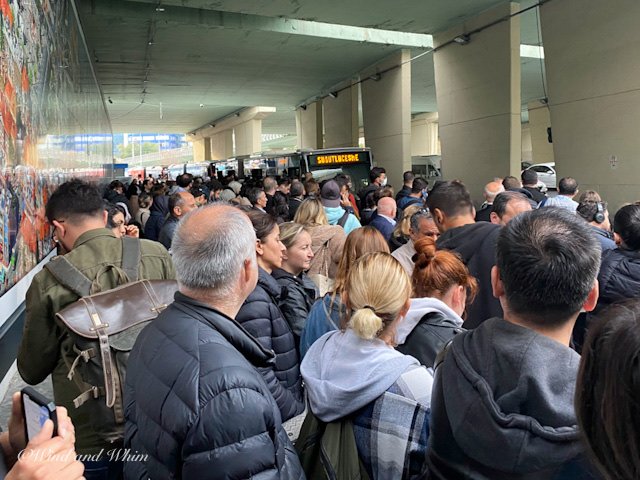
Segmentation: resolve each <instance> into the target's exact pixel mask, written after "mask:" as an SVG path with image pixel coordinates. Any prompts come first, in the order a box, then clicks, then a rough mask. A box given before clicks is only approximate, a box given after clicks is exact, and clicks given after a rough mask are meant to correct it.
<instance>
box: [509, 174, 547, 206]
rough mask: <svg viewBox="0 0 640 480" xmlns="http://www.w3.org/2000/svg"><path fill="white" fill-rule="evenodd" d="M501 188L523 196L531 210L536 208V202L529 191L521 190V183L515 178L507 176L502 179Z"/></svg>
mask: <svg viewBox="0 0 640 480" xmlns="http://www.w3.org/2000/svg"><path fill="white" fill-rule="evenodd" d="M502 186H503V187H504V189H505V191H507V192H519V193H521V194H523V195H524V196H525V197H527V198H528V199H529V203H530V204H531V208H537V207H538V202H536V201H535V200H534V199H533V195H531V192H530V191H529V190H526V189H524V188H522V182H520V180H518V179H517V178H516V177H514V176H512V175H509V176H507V177H504V178H503V179H502Z"/></svg>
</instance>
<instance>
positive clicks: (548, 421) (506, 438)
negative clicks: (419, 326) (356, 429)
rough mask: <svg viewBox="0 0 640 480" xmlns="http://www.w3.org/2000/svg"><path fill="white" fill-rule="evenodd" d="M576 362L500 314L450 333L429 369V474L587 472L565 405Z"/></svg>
mask: <svg viewBox="0 0 640 480" xmlns="http://www.w3.org/2000/svg"><path fill="white" fill-rule="evenodd" d="M579 363H580V356H579V355H578V354H577V353H576V352H574V351H573V350H571V349H570V348H569V347H566V346H564V345H562V344H560V343H559V342H556V341H555V340H552V339H550V338H548V337H545V336H544V335H541V334H539V333H537V332H535V331H533V330H530V329H528V328H524V327H521V326H518V325H515V324H512V323H509V322H507V321H505V320H503V319H501V318H492V319H490V320H487V321H486V322H484V323H483V324H482V325H481V326H480V327H478V328H477V329H475V330H471V331H468V332H465V333H460V334H458V335H457V336H456V337H455V338H454V340H453V342H452V343H451V346H450V347H449V350H448V351H447V353H446V355H445V359H444V362H443V363H442V364H441V365H440V366H439V367H438V369H437V372H436V379H435V384H434V388H433V394H432V404H431V433H430V438H429V448H430V452H429V460H428V462H429V471H430V477H429V478H433V479H447V480H449V479H454V478H455V479H458V478H473V479H487V480H488V479H491V480H498V479H527V480H529V479H545V480H547V479H570V478H576V479H578V478H580V479H584V478H593V477H591V476H590V475H589V474H588V473H587V471H588V467H587V464H586V463H585V462H584V461H583V457H582V455H583V450H584V448H583V445H582V443H581V440H580V435H579V432H578V427H577V422H576V418H575V413H574V407H573V397H574V391H575V383H576V377H577V373H578V364H579Z"/></svg>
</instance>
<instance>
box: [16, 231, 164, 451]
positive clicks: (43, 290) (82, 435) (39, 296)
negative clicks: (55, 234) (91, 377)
mask: <svg viewBox="0 0 640 480" xmlns="http://www.w3.org/2000/svg"><path fill="white" fill-rule="evenodd" d="M140 242H141V244H140V250H141V252H140V253H141V258H140V265H139V269H138V277H139V278H140V279H148V280H163V279H166V280H171V279H174V278H175V270H174V268H173V263H172V261H171V257H170V256H169V253H168V252H167V250H166V249H165V248H164V247H163V246H162V245H161V244H159V243H157V242H152V241H150V240H141V241H140ZM66 258H67V259H68V260H69V262H71V264H73V265H74V266H75V267H76V268H78V270H80V271H81V272H82V273H83V274H84V275H85V276H86V277H87V278H89V279H90V280H94V279H95V278H96V275H97V274H98V271H99V270H100V269H101V267H103V266H105V265H116V266H118V267H119V266H121V265H122V241H121V240H120V239H118V238H116V237H115V236H114V235H113V233H111V230H108V229H106V228H99V229H94V230H89V231H87V232H85V233H83V234H82V235H81V236H80V237H79V238H78V240H77V241H76V243H75V244H74V246H73V249H72V250H71V252H69V253H68V254H67V255H66ZM98 283H99V284H100V286H101V287H102V290H108V289H110V288H114V287H116V286H117V278H116V276H115V275H113V274H112V273H108V274H104V275H101V277H100V279H98ZM76 300H78V296H77V295H76V294H75V293H73V292H72V291H70V290H68V289H67V288H65V287H63V286H62V285H60V284H59V283H58V281H57V280H56V279H55V278H54V277H53V275H52V274H51V273H50V272H49V271H48V270H47V269H43V270H42V271H41V272H39V273H38V274H37V275H36V276H35V277H34V279H33V281H32V282H31V286H30V287H29V290H28V291H27V296H26V310H27V312H26V319H25V325H24V332H23V336H22V342H21V344H20V350H19V352H18V370H19V372H20V375H21V376H22V378H23V379H24V380H25V381H26V382H27V383H30V384H32V385H35V384H38V383H40V382H42V381H43V380H45V379H46V378H47V376H48V375H49V374H51V375H52V381H53V391H54V396H55V403H56V404H57V405H60V406H63V407H66V408H67V410H68V412H69V416H70V417H71V419H72V420H73V424H74V426H75V431H76V450H77V452H78V453H81V454H92V453H98V452H99V451H100V450H101V449H102V448H104V449H105V452H106V451H108V450H109V449H111V448H114V445H104V442H103V441H100V440H99V439H98V436H97V435H96V434H95V432H94V431H93V429H92V426H91V418H90V417H89V415H87V414H86V413H85V412H83V409H82V408H79V409H76V408H75V407H74V405H73V399H74V398H75V397H77V396H78V395H80V394H81V393H82V392H80V391H79V389H78V387H77V386H76V384H75V383H74V382H73V381H70V380H68V379H67V374H68V373H69V366H68V365H70V364H71V363H72V362H73V360H74V358H75V357H76V356H77V354H76V353H75V352H74V351H73V340H72V339H71V338H70V336H69V334H68V331H67V328H66V327H65V326H64V324H63V323H62V322H61V321H60V320H58V319H57V318H56V316H55V314H56V313H57V312H59V311H60V310H62V309H63V308H64V307H66V306H67V305H69V304H71V303H73V302H75V301H76ZM115 446H116V447H117V446H119V445H115Z"/></svg>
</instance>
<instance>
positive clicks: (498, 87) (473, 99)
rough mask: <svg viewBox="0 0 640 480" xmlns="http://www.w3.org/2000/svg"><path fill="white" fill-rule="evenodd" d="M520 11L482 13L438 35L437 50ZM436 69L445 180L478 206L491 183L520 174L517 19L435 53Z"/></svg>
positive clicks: (507, 6)
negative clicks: (456, 183)
mask: <svg viewBox="0 0 640 480" xmlns="http://www.w3.org/2000/svg"><path fill="white" fill-rule="evenodd" d="M560 3H562V2H560ZM517 10H518V5H517V4H513V3H511V4H504V5H500V6H498V7H495V8H493V9H491V10H488V11H486V12H483V13H482V14H480V15H478V16H477V17H475V18H473V19H471V20H469V21H467V22H465V23H463V24H461V25H458V26H456V27H453V28H452V29H450V30H448V31H446V32H443V33H439V34H437V35H434V46H436V47H438V46H440V45H443V44H444V43H446V42H449V41H451V40H452V39H454V38H456V37H459V36H462V35H464V33H465V32H469V31H472V30H474V29H475V28H478V27H481V26H483V25H487V24H489V23H491V22H492V21H495V20H497V19H499V18H503V17H504V16H506V15H509V14H511V13H513V12H515V11H517ZM434 69H435V79H436V95H437V101H438V114H439V117H440V119H439V123H440V125H439V127H440V141H441V143H442V173H443V176H444V178H446V179H454V178H458V179H460V180H463V181H464V183H465V184H466V185H467V187H468V188H469V190H470V192H471V194H472V196H473V198H474V199H476V200H478V201H480V200H481V198H482V189H483V187H484V185H485V184H486V183H487V182H488V181H490V180H492V179H493V178H494V177H503V176H505V175H516V176H519V174H520V155H521V149H522V145H521V134H522V132H521V125H520V123H521V121H520V20H519V17H513V18H512V19H510V20H507V21H504V22H500V23H497V24H496V25H493V26H492V27H490V28H487V29H486V30H483V31H482V32H479V33H476V34H473V35H472V36H471V38H470V42H469V43H468V44H467V45H458V44H456V43H453V44H449V45H447V46H445V47H443V48H442V49H441V50H438V51H436V52H435V53H434Z"/></svg>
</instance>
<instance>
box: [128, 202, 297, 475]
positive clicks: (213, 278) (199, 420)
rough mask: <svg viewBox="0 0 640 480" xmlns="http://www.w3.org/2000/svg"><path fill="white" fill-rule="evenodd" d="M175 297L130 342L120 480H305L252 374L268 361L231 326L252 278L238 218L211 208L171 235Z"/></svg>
mask: <svg viewBox="0 0 640 480" xmlns="http://www.w3.org/2000/svg"><path fill="white" fill-rule="evenodd" d="M173 250H174V251H173V255H174V257H173V258H174V260H175V263H176V271H177V276H178V286H179V292H177V293H176V295H175V301H174V302H173V303H172V304H171V305H169V307H168V308H167V309H166V310H164V311H163V312H162V313H161V314H160V315H159V316H158V318H157V319H156V320H155V321H153V322H152V323H151V324H149V326H147V327H146V328H145V329H144V330H143V331H142V332H141V333H140V335H139V336H138V339H137V341H136V343H135V345H134V347H133V350H132V351H131V356H130V358H129V370H128V372H127V378H126V387H125V391H126V395H125V398H126V400H127V403H126V407H125V417H126V422H127V423H126V440H125V446H126V448H128V449H131V451H132V452H136V453H137V454H139V455H140V457H141V459H140V460H137V461H128V462H126V464H125V473H126V477H127V478H153V479H163V478H165V479H166V478H182V479H185V480H187V479H204V478H265V479H266V478H269V479H281V480H287V479H300V478H304V475H303V473H302V467H301V466H300V462H299V460H298V456H297V454H296V453H295V450H294V449H293V447H292V445H291V442H290V441H289V438H288V437H287V434H286V432H285V431H284V429H283V428H282V420H281V416H280V410H279V409H278V405H277V404H276V401H275V400H274V398H273V396H272V395H271V392H270V391H269V388H268V387H267V384H266V383H265V381H264V379H263V378H262V376H261V375H260V373H258V368H260V367H267V366H268V365H270V364H272V363H273V362H274V361H275V360H276V359H275V355H274V353H273V351H271V350H267V349H265V348H263V347H262V346H261V345H260V343H259V342H258V341H257V340H256V339H255V338H254V337H252V336H251V335H250V334H249V333H247V331H246V330H245V329H244V328H241V327H240V325H238V323H237V322H236V321H235V320H234V319H235V317H236V315H237V313H238V311H239V310H240V307H241V306H242V304H243V302H244V300H245V299H246V298H247V296H248V295H249V294H250V293H251V292H252V291H253V290H254V288H255V286H256V282H257V279H258V265H257V262H256V234H255V231H254V229H253V226H252V224H251V222H250V221H249V219H248V218H247V216H246V215H245V214H244V213H243V212H242V211H240V210H239V209H236V208H234V207H230V206H228V205H224V204H213V205H211V206H207V207H203V208H202V209H198V210H195V211H193V212H192V213H191V214H189V215H188V216H187V217H186V218H185V219H184V220H183V223H181V224H180V225H179V226H178V228H177V230H176V233H175V236H174V241H173Z"/></svg>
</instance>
